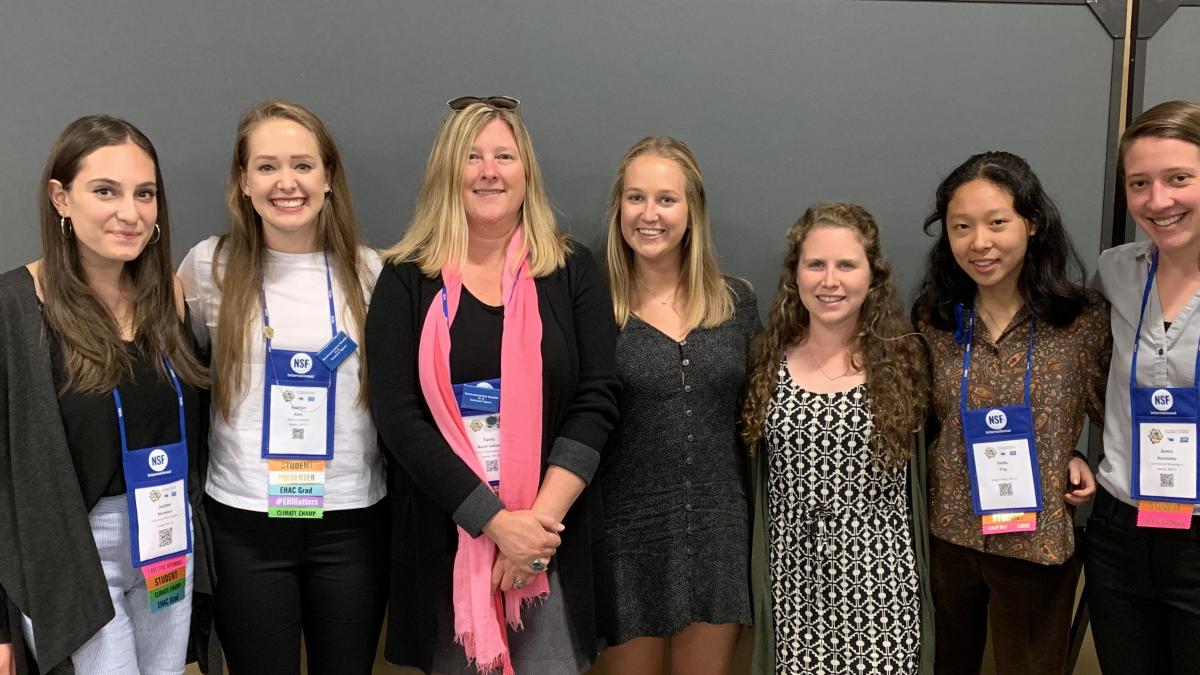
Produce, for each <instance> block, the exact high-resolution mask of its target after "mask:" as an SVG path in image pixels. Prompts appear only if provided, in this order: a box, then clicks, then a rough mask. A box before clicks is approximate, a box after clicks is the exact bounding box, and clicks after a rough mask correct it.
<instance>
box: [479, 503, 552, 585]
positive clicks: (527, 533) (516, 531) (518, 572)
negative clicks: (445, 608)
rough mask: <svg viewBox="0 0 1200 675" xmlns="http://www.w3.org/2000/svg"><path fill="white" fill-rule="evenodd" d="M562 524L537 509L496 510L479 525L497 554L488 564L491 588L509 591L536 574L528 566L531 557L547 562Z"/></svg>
mask: <svg viewBox="0 0 1200 675" xmlns="http://www.w3.org/2000/svg"><path fill="white" fill-rule="evenodd" d="M562 531H563V524H562V523H561V522H559V521H558V520H557V519H556V518H554V517H553V516H549V515H547V514H544V513H538V512H537V511H532V510H524V511H500V512H499V513H497V514H496V515H494V516H492V519H491V520H489V521H488V522H487V524H486V525H484V526H483V533H484V534H485V535H487V537H488V538H489V539H491V540H492V542H493V543H495V544H496V547H497V548H498V549H499V554H498V555H497V556H496V562H495V564H494V565H492V590H495V589H496V588H499V589H500V590H502V591H510V590H512V589H513V588H520V587H523V586H524V585H525V584H527V583H529V582H531V581H532V580H533V579H534V577H536V576H537V575H538V574H545V572H544V571H542V572H535V571H534V570H533V569H532V568H530V566H529V564H530V563H531V562H533V561H534V560H541V561H542V563H544V564H546V565H549V564H550V558H551V557H552V556H553V555H554V554H555V552H556V551H557V550H558V546H559V544H561V543H562V539H561V538H560V537H559V533H561V532H562Z"/></svg>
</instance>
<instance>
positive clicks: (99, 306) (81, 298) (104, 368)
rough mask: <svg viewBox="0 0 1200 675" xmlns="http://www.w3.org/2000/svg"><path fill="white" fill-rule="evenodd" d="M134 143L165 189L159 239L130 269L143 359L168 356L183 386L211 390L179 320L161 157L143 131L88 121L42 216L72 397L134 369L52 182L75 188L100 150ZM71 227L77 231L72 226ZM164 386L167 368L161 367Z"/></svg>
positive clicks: (63, 138)
mask: <svg viewBox="0 0 1200 675" xmlns="http://www.w3.org/2000/svg"><path fill="white" fill-rule="evenodd" d="M124 143H132V144H134V145H136V146H137V147H138V148H141V150H142V151H143V152H145V153H146V154H147V155H148V156H149V157H150V160H151V161H153V162H154V181H155V183H156V184H157V188H158V189H157V192H156V200H157V202H158V222H157V225H158V229H159V236H158V237H157V238H155V239H153V240H152V241H150V242H149V243H148V244H146V247H145V248H144V249H142V252H141V254H140V255H139V256H138V257H137V258H135V259H133V260H130V261H129V262H127V263H125V272H124V273H125V274H126V275H128V277H129V279H130V281H132V282H133V341H134V344H135V345H136V346H137V347H138V349H139V350H141V352H142V353H143V354H146V355H158V354H166V355H167V357H168V358H169V359H170V360H171V364H172V365H173V366H174V367H175V371H176V372H177V373H178V375H179V378H180V379H181V380H183V381H185V382H187V383H188V384H191V385H193V386H197V387H207V386H208V371H207V369H206V368H204V366H203V365H202V364H201V363H200V361H199V359H197V358H196V356H195V354H194V353H193V352H192V348H191V342H190V340H189V338H188V336H187V329H186V328H185V327H184V325H183V322H182V321H180V319H179V311H178V308H177V305H176V301H175V270H174V267H173V265H172V263H171V219H170V218H169V217H168V216H167V190H166V186H165V185H164V184H163V178H162V171H161V169H160V168H159V164H158V153H157V152H155V151H154V145H153V144H152V143H151V142H150V139H149V138H147V137H146V135H145V134H143V133H142V132H141V131H140V130H139V129H138V128H137V127H135V126H133V125H132V124H130V123H129V122H126V121H125V120H122V119H118V118H116V117H110V116H109V115H88V116H86V117H80V118H79V119H77V120H75V121H74V122H72V123H70V124H69V125H67V128H66V129H64V130H63V132H62V133H61V134H59V136H58V140H56V141H55V142H54V147H53V148H52V149H51V150H50V157H49V159H47V160H46V168H45V170H44V171H43V172H42V182H41V186H40V187H41V195H40V197H39V199H38V215H39V218H40V220H41V229H42V264H41V265H40V266H39V272H38V281H39V282H40V284H41V287H42V298H43V301H44V309H43V311H42V314H43V316H44V317H45V320H46V323H47V324H48V325H49V326H50V329H51V330H52V331H54V333H55V335H56V336H58V339H59V342H60V343H61V345H62V351H63V357H64V359H63V360H64V362H65V363H66V371H67V383H66V386H65V388H66V389H69V390H75V391H81V392H92V393H103V392H107V391H109V390H111V389H112V388H113V387H115V386H117V384H118V383H119V382H120V381H121V379H122V377H123V376H125V375H132V373H133V363H132V361H131V360H130V358H129V353H128V352H127V351H126V350H125V342H124V340H123V339H122V337H121V329H120V327H119V326H117V320H116V318H115V317H114V316H113V315H112V312H110V311H109V310H108V308H107V307H106V306H105V305H104V303H103V302H101V300H100V297H99V296H97V295H96V293H95V291H93V290H92V287H91V286H90V285H89V284H88V282H87V279H86V277H85V276H84V272H83V268H82V267H81V266H80V262H79V242H78V239H77V238H75V237H73V236H68V235H67V232H68V231H69V230H67V229H66V228H65V227H63V225H64V223H63V221H60V219H59V215H58V210H57V209H56V208H55V207H54V204H53V203H52V202H51V201H50V194H49V185H50V181H52V180H56V181H58V182H59V183H61V184H62V186H63V187H64V188H65V189H68V190H69V189H70V188H71V183H72V182H74V180H75V176H76V175H77V174H78V173H79V167H80V165H81V164H82V163H83V160H84V159H85V158H87V156H88V155H90V154H92V153H93V152H95V151H96V150H98V149H100V148H103V147H107V146H111V145H122V144H124ZM65 222H66V225H70V219H67V220H66V221H65ZM155 361H156V362H157V363H158V369H159V372H160V374H161V375H162V377H163V378H164V379H166V377H167V371H166V367H165V366H163V365H162V363H161V361H159V360H158V359H155Z"/></svg>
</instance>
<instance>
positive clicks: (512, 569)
mask: <svg viewBox="0 0 1200 675" xmlns="http://www.w3.org/2000/svg"><path fill="white" fill-rule="evenodd" d="M539 574H545V572H531V571H530V570H529V568H528V567H526V566H519V565H517V564H515V563H513V561H512V560H509V559H508V558H507V557H505V556H504V554H502V553H500V552H499V551H497V555H496V563H495V564H494V565H492V590H493V591H494V590H496V589H497V588H499V589H500V590H502V591H511V590H512V589H514V588H523V587H524V586H526V585H527V584H530V583H532V582H533V580H534V578H535V577H537V575H539ZM518 582H519V583H520V585H519V586H518Z"/></svg>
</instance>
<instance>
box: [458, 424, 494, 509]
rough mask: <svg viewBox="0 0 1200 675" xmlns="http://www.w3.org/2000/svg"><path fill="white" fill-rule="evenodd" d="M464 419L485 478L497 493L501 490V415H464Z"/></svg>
mask: <svg viewBox="0 0 1200 675" xmlns="http://www.w3.org/2000/svg"><path fill="white" fill-rule="evenodd" d="M462 419H463V426H464V427H466V429H467V436H468V437H469V438H470V439H471V444H472V445H473V446H475V456H476V457H478V458H479V464H480V465H481V466H483V474H484V477H485V478H487V482H488V485H490V486H491V488H492V491H493V492H496V491H498V490H499V489H500V414H499V413H486V414H483V415H464V416H463V418H462Z"/></svg>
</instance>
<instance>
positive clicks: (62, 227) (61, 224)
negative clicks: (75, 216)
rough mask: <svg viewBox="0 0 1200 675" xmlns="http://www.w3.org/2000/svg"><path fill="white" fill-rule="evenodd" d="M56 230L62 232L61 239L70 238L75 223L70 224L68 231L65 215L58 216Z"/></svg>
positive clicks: (73, 232)
mask: <svg viewBox="0 0 1200 675" xmlns="http://www.w3.org/2000/svg"><path fill="white" fill-rule="evenodd" d="M58 231H59V232H61V233H62V238H63V239H70V238H71V236H72V235H73V234H75V225H74V224H72V225H71V229H70V231H68V230H67V217H66V216H59V218H58Z"/></svg>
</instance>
